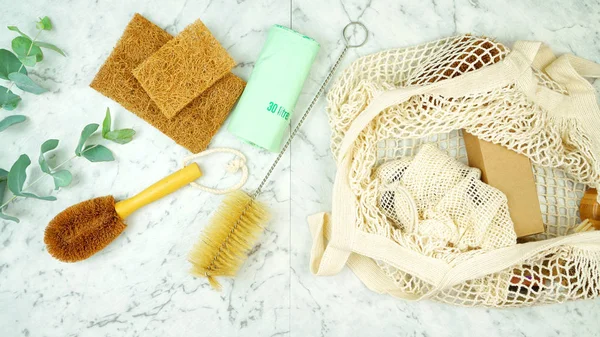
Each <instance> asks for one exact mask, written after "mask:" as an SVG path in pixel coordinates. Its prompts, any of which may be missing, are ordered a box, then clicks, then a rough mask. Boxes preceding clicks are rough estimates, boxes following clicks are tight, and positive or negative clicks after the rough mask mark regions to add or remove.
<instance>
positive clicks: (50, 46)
mask: <svg viewBox="0 0 600 337" xmlns="http://www.w3.org/2000/svg"><path fill="white" fill-rule="evenodd" d="M33 44H35V45H36V46H38V47H42V48H46V49H50V50H54V51H55V52H57V53H59V54H61V55H62V56H67V55H65V52H64V51H62V50H61V49H60V48H58V47H57V46H55V45H53V44H51V43H48V42H42V41H34V42H33Z"/></svg>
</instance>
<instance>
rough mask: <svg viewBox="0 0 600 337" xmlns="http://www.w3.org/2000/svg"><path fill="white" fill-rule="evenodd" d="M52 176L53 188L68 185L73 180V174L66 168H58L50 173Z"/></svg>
mask: <svg viewBox="0 0 600 337" xmlns="http://www.w3.org/2000/svg"><path fill="white" fill-rule="evenodd" d="M52 177H53V178H54V188H55V189H59V188H60V187H66V186H69V184H70V183H71V181H72V180H73V175H72V174H71V172H69V171H67V170H60V171H56V172H53V173H52Z"/></svg>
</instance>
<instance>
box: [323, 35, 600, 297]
mask: <svg viewBox="0 0 600 337" xmlns="http://www.w3.org/2000/svg"><path fill="white" fill-rule="evenodd" d="M508 53H509V50H508V49H507V48H506V47H504V46H503V45H501V44H499V43H496V42H494V41H491V40H489V39H486V38H480V37H474V36H458V37H452V38H447V39H442V40H438V41H435V42H431V43H427V44H423V45H420V46H416V47H411V48H407V49H396V50H388V51H384V52H380V53H377V54H373V55H369V56H366V57H363V58H361V59H359V60H357V61H356V62H354V63H353V64H352V66H351V67H349V68H348V69H347V70H346V71H345V72H344V73H343V74H342V75H341V77H340V79H338V81H337V83H336V84H335V86H334V87H333V88H332V89H331V90H330V92H329V95H328V100H329V106H328V113H329V119H330V124H331V127H332V129H333V132H332V142H331V143H332V144H331V146H332V152H333V154H334V157H336V158H337V156H338V151H339V149H340V145H341V142H342V139H343V137H344V134H345V133H346V131H347V130H348V128H349V127H350V125H351V124H352V122H353V121H354V119H355V118H356V117H357V115H358V114H359V113H360V112H361V111H363V110H364V109H365V108H366V106H367V105H368V104H369V103H370V102H371V100H372V99H373V97H375V96H377V95H378V94H380V93H381V92H385V91H389V90H392V89H396V88H401V87H408V86H413V85H426V84H430V83H434V82H437V81H440V80H444V79H448V78H453V77H457V76H460V75H462V74H464V73H466V72H469V71H473V70H476V69H480V68H482V67H485V66H488V65H490V64H493V63H496V62H498V61H500V60H502V59H503V58H504V57H505V56H506V55H507V54H508ZM534 75H535V78H536V80H537V81H538V85H540V86H544V87H546V88H548V89H550V90H552V91H553V92H556V93H560V94H563V95H567V94H568V91H567V90H566V88H565V87H564V86H563V85H561V84H560V83H557V82H555V81H554V80H552V79H551V78H550V77H549V76H548V75H547V74H545V73H544V72H543V70H540V69H534ZM461 129H465V130H467V131H468V132H470V133H472V134H474V135H476V136H478V137H479V138H481V139H484V140H487V141H491V142H494V143H497V144H501V145H503V146H505V147H508V148H510V149H512V150H514V151H516V152H519V153H522V154H524V155H526V156H528V157H529V158H530V159H531V161H532V163H533V169H534V172H535V175H536V183H537V186H538V195H539V199H540V207H541V210H542V213H543V216H544V222H545V225H546V232H545V233H544V234H540V235H537V236H533V237H528V238H527V240H540V239H546V238H553V237H557V236H563V235H566V234H569V233H570V232H571V231H572V229H573V228H574V227H575V226H576V225H577V224H578V223H579V222H580V220H579V217H578V213H577V209H578V203H579V200H580V199H581V197H582V195H583V192H584V189H585V184H589V185H593V186H596V184H597V182H598V181H600V175H599V172H600V167H599V165H598V160H597V157H596V156H597V153H598V152H597V151H598V149H595V148H594V145H593V142H592V141H590V139H588V138H587V137H586V132H585V130H584V128H583V127H582V125H581V123H580V122H579V121H578V120H577V119H575V118H568V116H562V115H561V114H560V112H559V113H557V112H554V111H546V110H544V109H543V108H542V107H540V106H539V105H537V104H535V103H533V102H531V100H529V99H528V97H527V96H526V94H525V93H523V92H522V91H521V90H520V89H519V88H518V87H517V86H516V85H509V86H505V87H499V88H495V89H494V90H492V91H490V92H488V93H487V94H485V95H472V96H464V97H458V98H457V97H453V98H445V97H442V96H432V95H420V96H413V97H412V98H410V99H409V100H408V101H406V102H404V103H401V104H398V105H394V106H391V107H389V108H387V109H385V110H384V111H382V112H381V113H380V114H379V115H377V117H375V119H374V120H373V121H372V122H371V123H370V124H369V125H368V126H367V127H366V128H365V129H364V130H363V131H362V132H361V133H360V135H359V136H358V138H357V139H356V141H355V143H354V153H353V157H354V160H353V161H352V164H351V170H350V174H349V177H348V179H349V184H350V188H351V190H352V193H353V194H354V200H355V209H356V215H355V217H356V222H357V223H356V226H357V227H358V228H359V229H360V230H362V231H365V232H368V233H373V234H378V235H381V236H384V237H386V238H390V239H393V240H394V241H395V242H397V243H398V244H399V245H401V246H403V247H406V248H408V249H410V250H412V251H417V252H422V253H424V254H426V255H430V256H433V257H436V258H441V259H443V260H445V261H446V262H448V263H449V264H450V265H455V264H457V263H460V262H462V261H466V260H468V259H469V258H471V257H473V256H476V255H478V254H482V253H484V252H486V251H488V250H489V249H494V248H497V247H500V246H503V245H506V244H507V243H506V241H505V240H502V239H500V240H499V241H498V243H496V244H493V245H489V246H487V247H485V248H482V247H481V245H475V246H470V245H467V247H464V246H463V247H461V246H460V245H454V244H451V245H449V244H447V242H450V241H451V240H450V241H448V240H445V241H444V240H437V241H436V240H432V238H431V235H423V233H418V231H417V232H415V231H411V230H409V229H408V228H407V226H406V224H405V223H406V222H407V221H409V220H407V219H406V218H405V216H404V218H403V216H399V215H398V214H395V213H393V212H392V211H391V209H392V208H393V207H390V206H391V203H393V201H390V200H389V199H390V198H389V191H390V189H392V186H390V181H389V177H390V174H391V173H389V172H390V170H389V167H388V166H389V165H393V166H394V169H392V170H391V171H397V170H398V168H400V167H408V166H410V161H411V160H412V158H413V157H414V156H415V155H416V154H417V152H418V150H419V149H420V148H421V147H422V145H423V144H425V143H432V144H435V145H436V146H437V147H438V148H439V149H441V150H443V151H445V152H446V153H447V154H448V155H450V156H452V157H454V158H456V159H458V160H459V161H462V162H463V163H466V151H465V149H464V144H463V141H462V135H461V132H460V131H459V130H461ZM390 161H394V162H393V163H392V164H390ZM378 167H379V168H380V169H379V171H377V169H378ZM385 172H387V173H385ZM378 173H379V174H378ZM392 175H393V174H392ZM386 191H387V192H388V195H387V196H386ZM399 207H400V206H399ZM421 216H422V214H421ZM438 235H439V234H438ZM449 235H450V234H449ZM513 235H514V233H513ZM440 242H442V243H440ZM432 247H433V248H432ZM440 252H443V253H440ZM436 254H437V255H436ZM599 254H600V253H598V252H595V251H588V250H585V249H580V248H576V247H571V246H560V247H557V248H554V249H552V250H548V251H544V252H543V253H540V254H537V255H536V256H533V257H531V258H528V259H527V260H525V261H523V262H522V263H519V264H517V265H514V266H511V267H510V268H507V269H505V270H503V271H501V272H498V273H494V274H491V275H487V276H485V277H481V278H476V279H472V280H468V281H466V282H464V283H462V284H459V285H456V286H454V287H452V288H450V289H446V290H444V291H442V292H439V293H437V294H436V295H435V296H434V299H435V300H439V301H443V302H448V303H452V304H459V305H486V306H523V305H531V304H539V303H554V302H559V301H565V300H569V299H579V298H591V297H596V296H598V294H599V293H600V289H599V286H598V285H599V284H600V263H599V262H600V255H599ZM376 262H377V264H378V266H379V267H380V268H381V269H382V270H383V271H384V272H385V274H386V275H387V276H388V277H389V278H390V279H391V280H393V281H394V283H395V284H396V286H397V287H398V288H399V289H401V290H402V291H403V292H405V293H407V294H414V295H417V296H418V295H422V294H426V293H428V292H429V291H430V290H431V289H432V287H433V286H432V285H431V284H428V283H426V282H424V281H422V280H420V279H419V278H417V277H415V276H413V275H410V274H408V273H405V272H403V271H402V270H399V269H397V268H394V267H393V266H391V265H390V264H388V263H386V262H383V261H376Z"/></svg>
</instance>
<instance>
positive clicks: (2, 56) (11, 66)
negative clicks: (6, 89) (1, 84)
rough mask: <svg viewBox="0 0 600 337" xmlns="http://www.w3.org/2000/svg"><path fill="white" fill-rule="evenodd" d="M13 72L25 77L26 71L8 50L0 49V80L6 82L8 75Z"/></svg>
mask: <svg viewBox="0 0 600 337" xmlns="http://www.w3.org/2000/svg"><path fill="white" fill-rule="evenodd" d="M14 72H20V73H21V74H25V75H27V69H25V67H24V66H23V63H21V61H19V58H18V57H17V56H16V55H15V54H13V53H12V52H11V51H10V50H6V49H0V78H1V79H3V80H7V81H8V80H9V78H8V74H10V73H14Z"/></svg>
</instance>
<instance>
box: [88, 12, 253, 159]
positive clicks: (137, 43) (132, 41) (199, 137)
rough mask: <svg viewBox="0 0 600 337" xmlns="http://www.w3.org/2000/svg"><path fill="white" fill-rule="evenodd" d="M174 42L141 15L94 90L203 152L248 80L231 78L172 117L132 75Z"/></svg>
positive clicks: (125, 34) (102, 70) (103, 69)
mask: <svg viewBox="0 0 600 337" xmlns="http://www.w3.org/2000/svg"><path fill="white" fill-rule="evenodd" d="M171 39H173V37H172V36H171V35H169V34H168V33H166V32H165V31H163V30H162V29H161V28H160V27H158V26H156V25H154V24H153V23H152V22H150V21H148V20H146V19H145V18H144V17H143V16H141V15H139V14H136V15H135V16H134V17H133V19H132V20H131V22H129V24H128V25H127V28H125V31H124V32H123V36H121V39H120V40H119V42H117V45H116V46H115V48H114V49H113V51H112V53H111V54H110V56H109V57H108V59H106V61H105V62H104V65H102V67H101V68H100V70H99V71H98V74H96V77H95V78H94V80H93V81H92V83H91V84H90V86H91V87H92V88H94V89H95V90H97V91H98V92H100V93H102V94H103V95H105V96H107V97H109V98H111V99H113V100H115V101H116V102H117V103H119V104H121V105H122V106H123V107H124V108H125V109H127V110H129V111H131V112H133V113H135V114H136V115H138V116H139V117H140V118H142V119H144V120H145V121H146V122H148V123H150V124H152V125H153V126H154V127H155V128H157V129H158V130H160V131H161V132H162V133H164V134H165V135H167V136H168V137H170V138H171V139H173V140H174V141H175V142H177V144H179V145H181V146H183V147H185V148H187V149H188V150H190V151H192V152H194V153H198V152H200V151H203V150H204V149H206V147H207V146H208V144H209V143H210V140H211V139H212V137H213V136H214V135H215V133H216V132H217V131H218V129H219V128H220V127H221V125H222V124H223V122H224V121H225V119H226V118H227V115H228V114H229V112H230V111H231V109H232V108H233V105H234V104H235V102H236V101H237V99H238V98H239V97H240V95H241V94H242V91H243V90H244V86H245V82H244V81H243V80H241V79H240V78H238V77H237V76H235V75H233V74H228V75H226V76H224V77H223V78H222V79H221V80H220V81H218V82H217V83H215V84H214V85H213V86H212V87H210V88H209V89H207V90H206V91H205V92H204V93H202V95H200V96H198V97H197V98H196V99H194V100H193V101H192V102H191V103H190V104H188V105H187V106H185V107H184V108H183V109H182V110H181V111H180V112H179V113H178V114H177V115H176V116H175V117H173V118H171V119H168V118H167V117H166V116H165V115H163V114H162V113H161V112H160V110H159V109H158V106H156V104H155V103H154V102H153V101H152V99H150V96H148V94H147V93H146V91H144V89H143V88H142V86H141V85H140V83H139V82H138V81H137V80H136V78H135V77H134V76H133V73H132V71H133V69H134V68H135V67H136V66H138V65H139V64H140V63H142V62H143V61H144V60H145V59H147V58H148V57H149V56H150V55H152V54H153V53H154V52H156V51H157V50H158V49H160V47H161V46H163V45H164V44H165V43H167V42H168V41H169V40H171Z"/></svg>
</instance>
